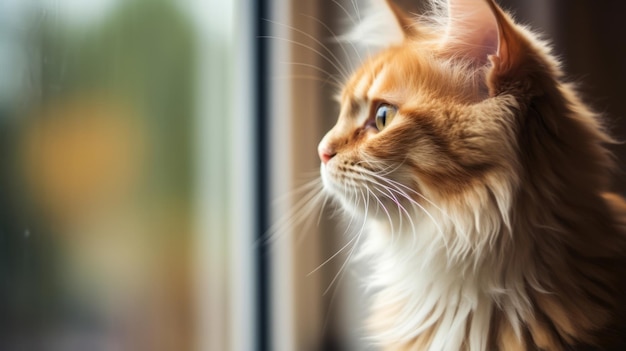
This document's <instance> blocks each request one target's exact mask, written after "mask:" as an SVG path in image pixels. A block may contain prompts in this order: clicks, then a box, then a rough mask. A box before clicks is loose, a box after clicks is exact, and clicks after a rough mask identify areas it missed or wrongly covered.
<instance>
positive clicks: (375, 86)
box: [364, 67, 387, 100]
mask: <svg viewBox="0 0 626 351" xmlns="http://www.w3.org/2000/svg"><path fill="white" fill-rule="evenodd" d="M386 72H387V69H386V68H385V67H383V68H382V69H381V70H380V72H378V74H376V76H375V77H374V80H373V82H372V83H371V85H370V87H369V89H368V90H367V92H366V93H365V94H364V95H365V96H366V97H367V98H368V99H369V100H372V99H373V98H374V97H375V96H376V95H377V94H379V92H380V90H381V89H382V86H383V84H384V81H385V75H386Z"/></svg>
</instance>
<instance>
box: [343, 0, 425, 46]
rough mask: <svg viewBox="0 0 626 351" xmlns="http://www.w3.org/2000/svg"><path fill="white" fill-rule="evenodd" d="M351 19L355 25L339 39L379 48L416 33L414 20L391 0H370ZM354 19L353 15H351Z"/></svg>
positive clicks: (400, 41) (396, 43)
mask: <svg viewBox="0 0 626 351" xmlns="http://www.w3.org/2000/svg"><path fill="white" fill-rule="evenodd" d="M357 11H358V12H360V13H357V15H356V16H355V17H356V19H355V20H354V21H353V22H354V23H355V24H356V25H355V26H354V27H353V28H352V30H351V31H349V32H348V33H347V34H345V35H343V36H341V37H340V38H339V39H340V40H346V41H349V42H354V43H358V44H361V45H365V46H367V47H371V48H373V49H381V48H385V47H389V46H392V45H399V44H402V42H404V40H405V39H406V38H408V37H412V36H415V35H417V30H416V28H415V25H414V21H413V19H412V18H411V16H410V15H408V14H406V13H405V12H404V11H403V10H402V9H400V7H398V6H397V5H396V4H395V3H393V2H392V1H391V0H370V1H369V4H368V6H367V7H366V8H365V9H362V10H360V11H359V9H357ZM353 19H354V17H353Z"/></svg>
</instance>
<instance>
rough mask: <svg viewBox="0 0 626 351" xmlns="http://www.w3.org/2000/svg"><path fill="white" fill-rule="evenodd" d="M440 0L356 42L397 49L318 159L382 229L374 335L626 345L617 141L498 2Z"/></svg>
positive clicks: (351, 98) (364, 75) (375, 247)
mask: <svg viewBox="0 0 626 351" xmlns="http://www.w3.org/2000/svg"><path fill="white" fill-rule="evenodd" d="M432 2H433V4H432V10H431V11H430V12H429V13H430V15H428V16H426V15H424V16H421V17H417V18H414V17H412V16H409V15H408V14H407V13H405V12H404V11H403V10H401V8H400V7H399V6H398V5H396V4H394V3H393V2H391V1H386V2H385V1H382V0H381V1H379V3H380V4H379V5H381V6H382V7H381V9H380V10H379V12H377V13H375V16H373V17H370V18H369V19H364V21H363V23H364V25H361V26H359V27H357V28H356V29H355V30H354V31H353V32H352V33H353V34H354V33H356V34H355V35H356V36H361V38H362V39H364V40H370V39H372V38H373V37H379V38H380V37H382V36H383V34H384V35H385V36H387V37H386V38H385V42H384V44H386V45H385V46H384V47H383V48H382V49H381V50H380V51H379V52H377V53H375V54H373V55H371V56H370V57H369V58H368V59H366V60H365V61H364V62H363V63H362V65H361V67H360V68H358V69H357V70H356V71H355V73H354V74H353V75H352V76H351V77H350V78H349V79H348V81H347V82H346V83H345V86H344V87H343V90H342V92H341V94H340V97H339V100H340V105H341V109H340V114H339V117H338V121H337V123H336V125H335V126H334V127H333V128H332V129H331V130H330V131H329V132H328V133H327V134H326V135H325V136H324V138H323V139H322V141H321V142H320V144H319V147H318V152H319V156H320V159H321V179H322V183H323V185H324V191H325V192H326V193H327V194H330V196H331V197H332V198H333V199H334V200H336V201H337V202H339V204H340V206H341V207H343V208H344V209H345V210H346V211H347V212H348V213H349V214H351V215H356V216H361V217H363V220H364V221H365V223H366V224H367V228H368V231H367V232H366V233H365V234H364V235H363V239H362V240H364V243H363V247H362V250H363V254H364V255H367V257H369V258H370V262H371V265H372V270H373V272H372V275H371V276H370V277H369V278H368V283H369V285H370V286H371V287H372V288H374V289H376V291H377V294H376V296H375V297H374V301H373V306H372V316H371V319H370V321H369V323H368V326H369V330H371V336H372V340H373V341H374V342H375V343H376V344H377V345H379V346H381V347H382V348H383V349H385V350H471V351H480V350H578V349H580V350H583V349H584V350H587V349H589V350H591V349H593V350H595V349H597V350H620V349H625V350H626V347H625V346H624V345H626V343H625V340H626V331H625V330H624V326H625V325H626V309H625V307H624V306H625V305H626V303H625V302H624V301H623V300H624V298H626V234H625V233H626V202H625V201H624V199H622V198H621V197H620V196H618V195H617V194H614V193H611V192H610V191H609V183H610V176H611V172H612V170H613V168H614V162H613V161H614V160H613V157H612V155H611V154H610V152H609V151H607V149H606V146H607V145H608V144H612V143H615V141H614V139H612V137H611V136H609V135H608V133H607V132H606V131H605V129H604V127H603V125H602V123H601V116H599V115H598V114H597V113H595V112H594V111H592V110H591V109H590V108H589V107H587V106H586V105H585V104H584V103H583V102H582V101H581V98H580V97H579V95H578V93H577V91H576V87H575V86H574V85H573V84H571V83H569V82H568V81H567V80H566V78H565V77H564V73H563V72H562V70H561V68H560V66H559V62H558V61H557V60H556V59H555V58H554V56H553V55H552V54H551V51H550V47H549V45H548V44H547V43H546V42H544V41H543V40H541V39H540V38H539V37H538V36H537V35H536V34H534V33H533V32H531V31H530V30H529V29H527V28H526V27H523V26H520V25H518V24H516V23H515V22H514V20H513V18H512V16H511V15H509V14H508V13H507V12H505V11H503V10H502V9H501V8H500V7H499V6H498V5H497V4H496V3H495V2H494V0H449V1H448V2H445V1H432ZM380 11H383V12H384V13H383V12H380ZM383 14H384V15H383ZM368 21H369V22H368ZM368 30H369V32H368ZM368 33H369V34H368ZM348 36H349V37H350V35H348ZM353 36H354V35H353Z"/></svg>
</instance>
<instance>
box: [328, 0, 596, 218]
mask: <svg viewBox="0 0 626 351" xmlns="http://www.w3.org/2000/svg"><path fill="white" fill-rule="evenodd" d="M381 1H382V0H381ZM383 4H385V5H386V6H385V7H386V11H387V13H388V14H389V15H390V16H388V17H385V16H379V20H378V21H379V23H375V24H372V23H368V25H367V28H369V29H370V30H373V32H376V33H379V34H380V33H382V32H385V33H395V34H394V35H395V36H392V37H388V38H387V39H386V40H388V43H389V45H387V46H386V47H384V48H383V49H382V50H381V51H379V52H378V53H376V54H375V55H372V56H370V57H369V58H368V59H367V60H365V61H364V62H363V63H362V65H361V67H360V68H359V69H358V70H357V71H356V72H355V73H354V74H353V75H352V77H351V78H350V79H349V80H348V82H347V83H346V84H345V86H344V88H343V91H342V92H341V95H340V104H341V110H340V115H339V118H338V121H337V124H336V125H335V126H334V127H333V128H332V129H331V130H330V131H329V132H328V133H327V134H326V135H325V136H324V138H323V140H322V141H321V142H320V144H319V148H318V151H319V155H320V159H321V160H322V165H321V168H322V169H321V175H322V179H323V182H324V185H325V188H326V190H327V191H329V192H330V193H331V194H332V195H333V196H334V197H335V198H336V199H338V200H339V201H340V202H341V203H342V204H343V205H344V207H345V208H346V209H348V210H351V211H354V212H357V213H363V212H365V210H366V208H367V211H368V214H369V215H370V216H374V217H376V216H378V217H379V218H382V219H386V218H389V217H391V216H396V217H397V216H401V215H403V214H408V213H407V212H410V211H413V210H416V211H418V212H419V210H420V209H422V208H429V207H430V208H432V207H431V205H433V206H434V204H437V205H439V206H446V204H456V205H460V206H466V207H470V208H472V207H475V209H476V210H477V211H478V210H479V208H480V207H481V206H491V208H495V209H496V210H498V211H499V212H500V214H501V217H503V218H504V220H505V221H506V218H507V212H508V211H509V207H510V205H511V201H512V198H513V196H514V193H515V189H516V188H517V187H518V186H519V184H520V182H522V180H520V178H521V177H533V176H534V175H533V173H532V170H530V168H532V167H533V163H535V164H536V163H548V165H546V164H538V165H537V166H541V167H547V168H549V167H550V165H549V163H551V162H553V161H554V162H557V163H558V162H560V161H559V160H558V159H556V157H558V155H557V154H558V151H554V150H551V148H552V146H551V145H550V141H547V142H546V143H547V144H545V145H541V143H543V142H544V139H546V138H550V137H551V136H553V135H555V134H558V133H559V132H560V131H562V130H561V129H563V128H565V129H567V130H568V131H567V133H569V134H568V135H570V134H571V135H572V137H571V138H572V140H573V139H576V137H578V141H576V140H573V141H572V143H573V144H575V143H580V144H592V143H595V142H596V141H597V140H599V139H602V134H601V132H599V131H598V130H599V129H598V128H595V127H593V128H586V127H585V126H579V125H577V124H576V123H578V122H576V121H574V122H572V125H570V122H568V121H559V120H558V119H559V118H561V117H554V118H553V117H552V115H554V116H560V115H564V116H566V115H568V114H570V112H571V111H570V110H568V109H571V108H572V107H571V106H572V105H573V104H575V103H576V101H574V102H573V103H571V101H569V102H568V100H567V99H568V96H567V95H568V94H569V95H571V94H570V93H569V92H568V90H567V88H564V86H563V85H561V83H559V80H560V79H561V73H560V71H559V68H558V65H557V63H556V61H555V60H554V59H553V58H552V57H551V56H550V55H549V53H548V50H547V48H546V46H545V45H544V44H543V43H542V42H541V41H540V40H538V39H537V38H536V37H535V36H534V35H533V34H531V33H530V32H529V31H527V30H526V29H525V28H524V27H521V26H519V25H516V24H515V23H514V22H513V20H512V19H511V17H510V16H509V15H508V14H506V13H505V12H503V11H502V10H501V9H500V8H499V7H498V6H497V5H496V4H495V2H494V1H493V0H449V1H448V2H447V3H441V2H440V3H438V4H435V6H436V8H437V9H438V10H439V11H433V13H434V14H435V15H434V17H430V18H426V17H422V18H415V19H413V18H412V17H410V16H408V15H407V14H405V13H403V12H402V11H401V10H400V9H399V8H398V7H397V6H396V5H394V4H393V3H391V2H386V3H385V2H383ZM383 10H385V9H383ZM437 13H438V14H437ZM380 19H383V20H382V21H381V20H380ZM385 27H387V29H391V30H386V31H385ZM377 28H378V29H377ZM355 32H356V33H360V34H361V35H365V36H366V37H368V33H367V32H364V31H359V30H358V29H357V30H356V31H355ZM369 37H372V36H369ZM576 108H578V109H583V110H584V108H582V107H576ZM583 110H581V111H578V112H576V111H575V112H576V113H579V114H581V115H582V117H580V118H578V120H580V121H583V120H584V121H583V122H584V123H583V124H585V123H586V124H593V123H595V122H594V119H593V116H592V114H591V113H590V112H588V111H586V110H585V111H583ZM581 112H582V113H581ZM559 124H560V125H559ZM579 124H580V123H579ZM594 128H595V129H594ZM587 129H589V130H587ZM594 133H595V134H594ZM592 134H594V135H595V136H593V135H592ZM568 138H569V136H568ZM593 138H595V139H594V140H592V139H593ZM546 140H547V139H546ZM569 142H570V141H569V140H564V141H562V143H564V144H563V145H565V144H567V143H569ZM579 146H580V145H579ZM579 146H576V145H572V146H571V147H572V148H573V150H574V149H576V148H577V147H579ZM542 147H543V148H545V149H546V152H545V153H546V154H549V153H550V152H552V151H554V153H555V155H547V156H545V157H546V158H542V157H544V156H542V154H543V153H544V151H542V149H541V148H542ZM527 148H530V149H527ZM585 152H586V151H585V150H583V149H581V151H580V153H581V157H582V158H584V157H586V156H585V155H583V154H585ZM552 158H555V159H552ZM559 166H560V167H561V169H562V170H563V171H565V172H567V170H568V167H569V166H568V165H559ZM579 166H580V165H579ZM590 167H591V166H590ZM547 168H546V169H547ZM542 171H543V170H542ZM526 181H528V180H526ZM538 182H542V180H539V181H538Z"/></svg>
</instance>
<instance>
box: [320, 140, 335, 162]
mask: <svg viewBox="0 0 626 351" xmlns="http://www.w3.org/2000/svg"><path fill="white" fill-rule="evenodd" d="M317 152H318V154H319V155H320V160H322V163H324V164H326V163H328V161H330V159H331V158H333V157H334V156H335V155H336V154H337V153H336V152H335V150H333V149H331V148H329V147H326V146H324V145H322V144H320V146H319V147H318V148H317Z"/></svg>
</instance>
